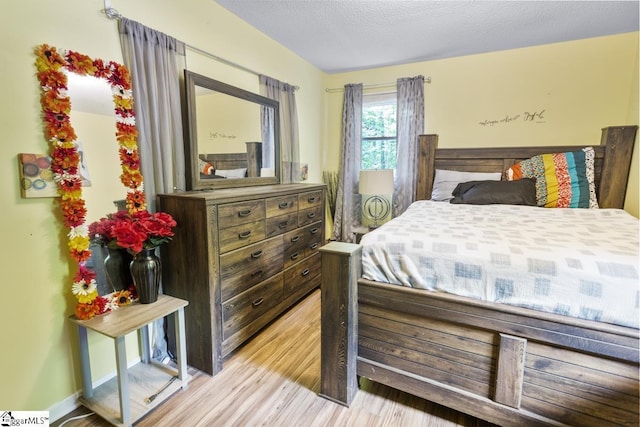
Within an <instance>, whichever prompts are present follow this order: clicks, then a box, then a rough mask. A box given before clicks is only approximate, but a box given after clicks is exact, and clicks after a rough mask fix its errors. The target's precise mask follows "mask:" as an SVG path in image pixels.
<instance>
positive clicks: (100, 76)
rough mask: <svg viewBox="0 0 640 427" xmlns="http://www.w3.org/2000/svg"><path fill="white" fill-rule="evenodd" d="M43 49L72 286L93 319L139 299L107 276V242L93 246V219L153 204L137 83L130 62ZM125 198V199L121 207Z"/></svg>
mask: <svg viewBox="0 0 640 427" xmlns="http://www.w3.org/2000/svg"><path fill="white" fill-rule="evenodd" d="M35 53H36V57H37V58H36V67H37V70H38V73H37V77H38V80H39V82H40V87H41V97H40V102H41V105H42V113H43V124H44V134H45V138H46V140H47V141H48V142H49V144H50V149H49V152H50V155H51V157H52V162H51V169H52V172H53V177H54V180H55V182H56V184H57V187H58V194H59V195H60V197H59V199H58V202H59V205H60V208H61V211H62V217H63V221H64V225H65V227H66V228H67V229H68V230H69V231H68V242H67V246H68V249H69V255H70V257H71V259H72V260H74V261H76V262H77V264H78V269H77V271H76V272H75V274H74V277H73V284H72V286H71V291H72V293H73V294H74V296H75V297H76V299H77V303H76V308H75V313H76V316H77V317H78V318H80V319H89V318H91V317H93V316H95V315H98V314H103V313H106V312H109V311H111V310H112V309H113V308H114V307H115V306H119V305H123V304H127V303H128V302H130V301H131V299H130V298H132V297H131V296H130V295H128V292H127V291H124V290H123V291H122V292H124V293H127V295H124V294H122V293H118V292H114V291H116V290H121V289H124V288H125V287H126V285H125V286H124V287H123V288H120V289H114V287H113V286H110V285H109V283H108V282H107V281H106V280H105V275H104V266H103V264H102V258H103V257H104V253H102V252H101V250H102V249H104V247H103V246H102V245H92V244H91V237H90V236H89V233H88V224H89V223H91V222H93V221H96V220H98V219H99V218H101V217H104V216H106V215H107V214H108V213H112V212H114V211H116V209H117V208H120V209H123V208H125V209H128V210H129V211H130V212H137V211H140V210H144V209H146V200H145V196H144V192H143V190H142V184H143V179H142V174H141V172H140V162H139V157H138V146H137V135H138V133H137V129H136V126H135V118H134V112H133V93H132V90H131V81H130V77H129V72H128V70H127V69H126V67H125V66H124V65H122V64H118V63H116V62H113V61H110V62H105V61H103V60H101V59H92V58H90V57H88V56H86V55H84V54H81V53H78V52H74V51H67V50H64V51H58V50H57V49H56V48H55V47H51V46H48V45H46V44H45V45H40V46H38V47H36V52H35ZM72 105H74V108H72ZM109 106H110V109H109ZM109 110H110V111H109ZM117 201H118V202H119V201H124V203H120V206H118V207H116V205H115V202H117ZM107 295H109V296H108V297H105V296H107Z"/></svg>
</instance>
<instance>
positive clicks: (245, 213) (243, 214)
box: [238, 209, 251, 218]
mask: <svg viewBox="0 0 640 427" xmlns="http://www.w3.org/2000/svg"><path fill="white" fill-rule="evenodd" d="M249 215H251V209H245V210H243V211H238V216H239V217H241V218H244V217H247V216H249Z"/></svg>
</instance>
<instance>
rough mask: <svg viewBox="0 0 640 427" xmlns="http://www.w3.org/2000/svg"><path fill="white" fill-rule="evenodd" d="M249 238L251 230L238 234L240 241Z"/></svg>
mask: <svg viewBox="0 0 640 427" xmlns="http://www.w3.org/2000/svg"><path fill="white" fill-rule="evenodd" d="M249 237H251V230H248V231H243V232H242V233H239V234H238V238H239V239H248V238H249Z"/></svg>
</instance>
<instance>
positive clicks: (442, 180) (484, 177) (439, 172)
mask: <svg viewBox="0 0 640 427" xmlns="http://www.w3.org/2000/svg"><path fill="white" fill-rule="evenodd" d="M501 177H502V173H501V172H460V171H450V170H445V169H436V176H435V178H434V180H433V190H431V200H434V201H437V202H444V201H449V200H451V199H453V194H451V193H453V190H455V188H456V186H457V185H458V184H460V183H461V182H468V181H500V178H501Z"/></svg>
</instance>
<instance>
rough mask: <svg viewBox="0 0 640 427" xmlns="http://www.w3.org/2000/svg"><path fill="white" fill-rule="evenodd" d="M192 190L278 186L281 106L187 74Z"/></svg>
mask: <svg viewBox="0 0 640 427" xmlns="http://www.w3.org/2000/svg"><path fill="white" fill-rule="evenodd" d="M185 82H186V89H187V90H186V93H187V111H186V114H187V115H186V121H187V126H185V128H186V129H187V131H188V135H187V138H185V145H186V147H185V150H186V152H187V153H188V156H187V165H186V169H187V171H188V172H187V186H188V189H190V190H203V189H213V188H229V187H241V186H249V185H267V184H277V183H278V182H279V176H280V129H279V122H278V107H279V106H278V102H277V101H274V100H272V99H269V98H265V97H263V96H260V95H257V94H254V93H251V92H247V91H245V90H242V89H239V88H237V87H234V86H230V85H227V84H226V83H222V82H219V81H217V80H213V79H210V78H208V77H204V76H200V75H198V74H195V73H192V72H189V71H186V72H185Z"/></svg>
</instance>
